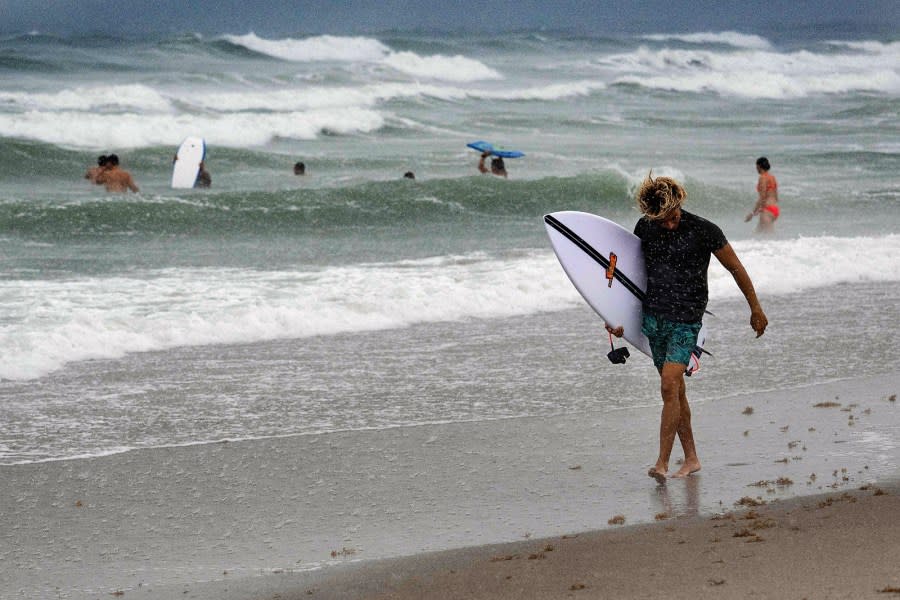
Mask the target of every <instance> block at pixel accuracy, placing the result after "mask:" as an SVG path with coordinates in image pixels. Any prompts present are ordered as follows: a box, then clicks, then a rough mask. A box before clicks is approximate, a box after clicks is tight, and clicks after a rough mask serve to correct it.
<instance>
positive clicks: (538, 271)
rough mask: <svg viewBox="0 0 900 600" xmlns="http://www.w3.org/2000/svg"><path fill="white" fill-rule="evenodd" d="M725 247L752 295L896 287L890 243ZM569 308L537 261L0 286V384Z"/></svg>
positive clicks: (898, 238)
mask: <svg viewBox="0 0 900 600" xmlns="http://www.w3.org/2000/svg"><path fill="white" fill-rule="evenodd" d="M734 246H735V249H736V251H737V253H738V255H739V256H740V258H741V261H742V262H743V263H744V265H745V266H746V268H747V270H748V271H749V273H750V275H751V277H752V278H753V281H754V284H755V286H756V289H757V290H758V292H759V294H760V295H761V296H763V297H766V296H773V295H778V294H790V293H797V292H802V291H804V290H808V289H813V288H817V287H822V286H829V285H834V284H839V283H853V282H860V281H866V282H888V281H900V261H897V260H896V258H895V257H896V256H898V255H900V234H892V235H887V236H882V237H877V238H849V237H846V238H842V237H815V238H799V239H795V240H749V241H739V242H735V243H734ZM868 248H878V249H879V251H878V252H867V251H865V249H868ZM709 281H710V297H711V299H712V302H713V304H714V303H715V300H716V299H718V298H729V297H739V295H740V291H739V290H738V288H737V286H736V285H735V284H734V281H733V280H732V278H731V276H730V275H729V274H728V273H727V272H726V271H725V270H724V269H722V268H721V267H719V266H718V265H717V264H716V262H715V261H713V265H712V266H711V268H710V275H709ZM580 303H581V299H580V297H579V296H578V294H577V292H575V290H574V288H573V287H572V286H571V284H570V283H569V282H568V280H567V279H566V277H565V275H564V273H563V271H562V269H560V268H559V264H558V263H557V261H556V259H555V257H554V256H553V254H552V252H550V251H549V250H546V251H534V252H532V253H531V254H527V255H524V256H518V257H516V258H511V259H510V258H507V259H501V258H496V257H492V256H488V255H484V254H480V253H478V254H471V255H466V256H448V257H436V258H431V259H424V260H410V261H401V262H397V263H386V264H361V265H355V266H344V267H330V268H325V269H322V270H314V271H274V272H260V271H255V270H239V269H190V270H177V269H167V270H162V271H157V272H153V273H150V274H149V275H148V277H145V278H126V277H115V278H87V277H86V278H81V279H76V280H67V281H56V280H44V281H28V282H22V281H7V282H0V311H2V314H4V315H7V317H6V321H5V324H4V325H3V326H2V327H0V378H4V379H31V378H35V377H39V376H41V375H44V374H46V373H49V372H52V371H54V370H57V369H59V368H61V367H63V366H64V365H65V364H66V363H69V362H72V361H77V360H84V359H90V358H115V357H120V356H123V355H124V354H126V353H130V352H140V351H147V350H163V349H166V348H172V347H177V346H192V345H206V344H230V343H243V342H255V341H263V340H271V339H278V338H299V337H306V336H313V335H329V334H336V333H341V332H355V331H369V330H376V329H386V328H399V327H405V326H408V325H411V324H414V323H422V322H436V321H453V320H459V319H466V318H502V317H509V316H515V315H525V314H532V313H536V312H539V311H553V310H562V309H565V308H569V307H572V306H578V305H579V304H580ZM23 307H30V308H28V309H27V310H26V309H24V308H23Z"/></svg>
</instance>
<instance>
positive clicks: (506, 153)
mask: <svg viewBox="0 0 900 600" xmlns="http://www.w3.org/2000/svg"><path fill="white" fill-rule="evenodd" d="M466 146H468V147H469V148H471V149H472V150H478V151H479V152H490V153H491V154H493V155H494V156H499V157H500V158H521V157H523V156H525V153H524V152H519V151H518V150H504V149H503V148H499V147H497V148H495V147H494V145H493V144H491V143H490V142H484V141H479V142H470V143H468V144H466Z"/></svg>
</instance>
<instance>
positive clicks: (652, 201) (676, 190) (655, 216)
mask: <svg viewBox="0 0 900 600" xmlns="http://www.w3.org/2000/svg"><path fill="white" fill-rule="evenodd" d="M686 198H687V192H685V191H684V188H683V187H681V184H679V183H678V182H677V181H675V180H674V179H672V178H671V177H657V178H656V179H653V171H652V170H651V171H650V173H649V174H648V175H647V179H645V180H644V181H642V182H641V186H640V187H639V188H638V191H637V195H636V199H637V203H638V208H640V209H641V213H643V215H644V216H645V217H647V218H648V219H650V220H651V221H659V220H661V219H663V218H665V217H666V215H668V214H669V213H670V212H672V211H673V210H675V209H676V208H678V207H680V206H681V205H682V204H684V201H685V199H686Z"/></svg>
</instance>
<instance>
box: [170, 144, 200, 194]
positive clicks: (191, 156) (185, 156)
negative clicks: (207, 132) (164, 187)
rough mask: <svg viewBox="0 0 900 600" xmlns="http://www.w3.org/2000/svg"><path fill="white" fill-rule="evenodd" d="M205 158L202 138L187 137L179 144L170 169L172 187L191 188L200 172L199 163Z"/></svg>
mask: <svg viewBox="0 0 900 600" xmlns="http://www.w3.org/2000/svg"><path fill="white" fill-rule="evenodd" d="M205 157H206V142H205V141H204V140H203V138H199V137H189V138H186V139H185V140H184V141H183V142H181V146H179V147H178V152H176V153H175V164H174V165H173V167H172V187H173V188H192V187H194V182H195V181H197V173H199V172H200V162H201V161H202V160H203V159H204V158H205Z"/></svg>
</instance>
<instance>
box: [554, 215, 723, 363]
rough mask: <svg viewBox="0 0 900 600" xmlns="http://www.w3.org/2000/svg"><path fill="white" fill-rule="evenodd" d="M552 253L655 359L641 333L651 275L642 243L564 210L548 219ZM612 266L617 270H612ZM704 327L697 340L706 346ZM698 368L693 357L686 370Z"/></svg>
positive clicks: (605, 314) (594, 304) (612, 321)
mask: <svg viewBox="0 0 900 600" xmlns="http://www.w3.org/2000/svg"><path fill="white" fill-rule="evenodd" d="M544 225H545V226H546V228H547V234H548V235H549V236H550V243H551V244H552V245H553V251H554V252H556V257H557V258H558V259H559V263H560V265H562V268H563V270H564V271H565V272H566V275H568V276H569V279H570V280H571V281H572V284H573V285H574V286H575V289H577V290H578V291H579V293H580V294H581V295H582V296H583V297H584V299H585V301H587V303H588V304H589V305H590V307H591V308H593V309H594V311H595V312H596V313H597V314H598V315H600V316H601V317H602V318H603V320H604V321H606V322H607V323H608V324H609V325H610V326H612V327H618V326H620V325H621V326H622V327H623V328H624V330H625V334H624V336H623V337H624V338H625V339H626V340H627V341H628V342H629V343H630V344H631V345H632V346H634V347H635V348H637V349H638V350H640V351H641V352H643V353H644V354H646V355H647V356H651V352H650V343H649V341H648V340H647V336H645V335H644V334H643V333H641V307H642V298H643V295H644V291H645V290H646V289H647V272H646V269H645V266H644V254H643V252H642V251H641V240H640V239H638V237H637V236H636V235H634V234H633V233H631V232H630V231H628V230H627V229H625V228H623V227H622V226H620V225H619V224H617V223H613V222H612V221H610V220H608V219H604V218H603V217H599V216H597V215H592V214H590V213H585V212H577V211H562V212H555V213H551V214H549V215H545V216H544ZM611 263H614V268H611ZM706 341H707V327H706V325H704V326H703V328H702V329H701V330H700V335H699V336H698V337H697V346H699V347H700V348H704V347H705V345H706ZM698 368H699V358H698V357H697V356H695V355H692V357H691V364H690V365H688V372H693V371H696V370H697V369H698Z"/></svg>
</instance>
